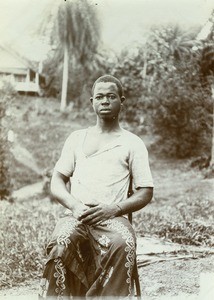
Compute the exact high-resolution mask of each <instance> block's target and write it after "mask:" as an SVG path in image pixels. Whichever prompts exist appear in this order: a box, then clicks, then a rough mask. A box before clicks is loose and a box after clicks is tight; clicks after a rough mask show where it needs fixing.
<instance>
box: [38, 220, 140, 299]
mask: <svg viewBox="0 0 214 300" xmlns="http://www.w3.org/2000/svg"><path fill="white" fill-rule="evenodd" d="M47 255H48V258H47V262H46V265H45V268H44V273H43V277H42V280H41V285H40V292H39V299H56V300H65V299H66V300H67V299H73V298H74V297H78V298H82V297H83V298H92V299H93V298H96V299H102V298H103V297H119V298H121V297H122V298H124V297H129V296H132V295H133V286H132V272H133V266H134V263H135V259H136V237H135V234H134V230H133V228H132V226H131V224H130V222H129V220H128V219H127V218H125V217H116V218H114V219H109V220H107V221H104V222H102V223H100V224H99V225H96V226H89V225H85V224H83V223H81V222H79V221H78V220H76V219H75V218H74V217H73V216H72V215H66V216H63V217H62V218H60V219H59V221H58V223H57V224H56V227H55V229H54V232H53V235H52V237H51V239H50V242H49V244H48V246H47Z"/></svg>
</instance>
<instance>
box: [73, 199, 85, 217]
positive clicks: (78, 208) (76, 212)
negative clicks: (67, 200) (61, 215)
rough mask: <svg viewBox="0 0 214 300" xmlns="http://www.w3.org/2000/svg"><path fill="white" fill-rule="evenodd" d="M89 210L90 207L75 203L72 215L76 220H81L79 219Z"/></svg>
mask: <svg viewBox="0 0 214 300" xmlns="http://www.w3.org/2000/svg"><path fill="white" fill-rule="evenodd" d="M87 210H88V206H87V205H85V204H83V203H82V202H78V203H75V205H74V206H73V208H72V213H73V216H74V218H76V219H78V220H79V217H80V216H82V215H83V214H84V213H85V212H86V211H87Z"/></svg>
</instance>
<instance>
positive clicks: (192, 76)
mask: <svg viewBox="0 0 214 300" xmlns="http://www.w3.org/2000/svg"><path fill="white" fill-rule="evenodd" d="M194 36H195V33H194V32H193V33H190V34H187V33H184V32H183V31H182V30H181V29H180V28H179V27H177V26H175V27H172V26H168V27H167V28H158V29H154V31H153V33H152V34H151V36H150V37H149V39H148V41H147V43H146V45H139V46H138V47H135V48H131V49H128V50H124V51H123V52H122V53H121V55H120V57H119V58H118V62H117V63H116V64H115V65H114V68H113V69H112V72H113V74H115V75H116V76H118V77H119V78H120V79H121V81H122V83H123V85H124V88H125V93H126V95H127V96H128V101H127V104H126V105H127V108H126V111H125V118H126V120H128V121H132V122H137V123H138V125H141V124H142V123H143V124H145V127H147V128H148V127H149V128H150V129H151V130H152V131H153V133H154V134H155V135H156V136H157V137H158V138H157V140H156V149H158V150H159V151H163V152H165V154H167V155H168V156H174V157H178V158H184V157H191V156H195V155H201V154H205V155H207V156H209V154H210V148H211V139H212V99H211V93H210V89H209V87H208V86H204V85H203V82H202V81H201V59H202V53H201V50H200V47H199V48H198V50H197V51H195V50H193V49H194V48H193V46H194V45H196V44H197V41H195V40H194Z"/></svg>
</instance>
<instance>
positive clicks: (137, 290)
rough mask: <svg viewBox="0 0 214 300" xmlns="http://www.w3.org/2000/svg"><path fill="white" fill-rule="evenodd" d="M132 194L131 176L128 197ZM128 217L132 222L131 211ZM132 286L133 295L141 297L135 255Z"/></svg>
mask: <svg viewBox="0 0 214 300" xmlns="http://www.w3.org/2000/svg"><path fill="white" fill-rule="evenodd" d="M132 194H133V190H132V178H131V179H130V184H129V191H128V197H130V196H131V195H132ZM128 219H129V222H130V223H131V224H132V213H130V214H128ZM132 286H134V287H135V292H136V295H135V296H136V297H137V299H141V289H140V280H139V274H138V268H137V257H135V263H134V268H133V275H132Z"/></svg>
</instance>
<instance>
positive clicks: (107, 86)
mask: <svg viewBox="0 0 214 300" xmlns="http://www.w3.org/2000/svg"><path fill="white" fill-rule="evenodd" d="M102 91H104V92H105V91H108V92H114V93H117V94H118V88H117V85H116V83H114V82H98V83H96V85H95V88H94V93H96V94H97V93H101V92H102Z"/></svg>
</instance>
